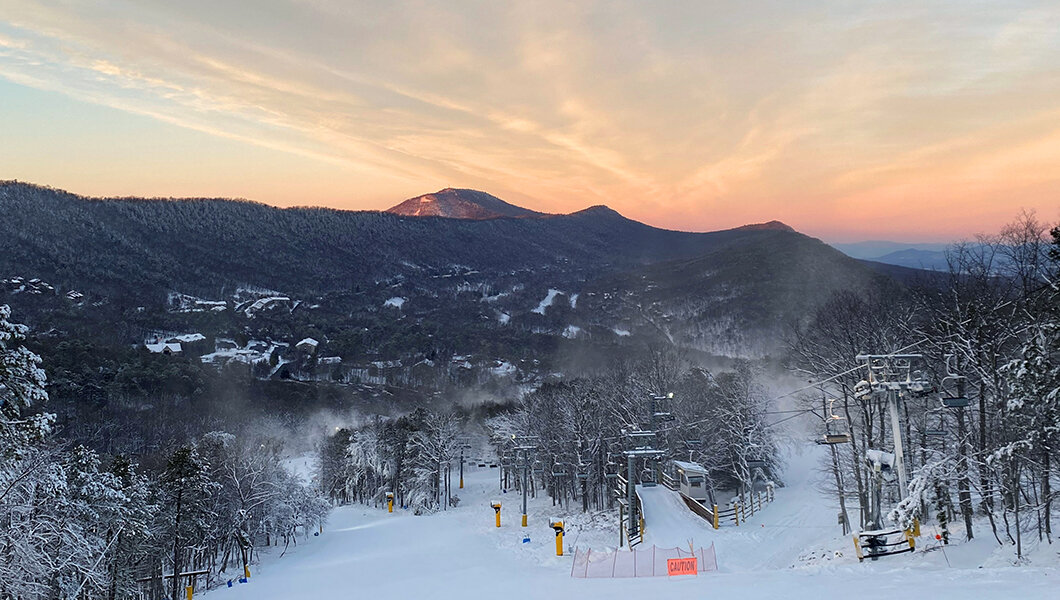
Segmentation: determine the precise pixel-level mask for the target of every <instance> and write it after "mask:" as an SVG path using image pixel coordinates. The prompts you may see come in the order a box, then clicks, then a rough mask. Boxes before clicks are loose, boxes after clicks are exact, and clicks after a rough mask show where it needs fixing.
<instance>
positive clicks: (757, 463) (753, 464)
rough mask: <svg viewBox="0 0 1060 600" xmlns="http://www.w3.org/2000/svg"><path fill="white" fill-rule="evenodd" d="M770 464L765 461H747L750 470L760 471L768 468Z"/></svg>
mask: <svg viewBox="0 0 1060 600" xmlns="http://www.w3.org/2000/svg"><path fill="white" fill-rule="evenodd" d="M768 464H769V463H767V462H766V461H764V460H761V459H753V460H748V461H747V468H749V469H759V468H761V467H764V466H766V465H768Z"/></svg>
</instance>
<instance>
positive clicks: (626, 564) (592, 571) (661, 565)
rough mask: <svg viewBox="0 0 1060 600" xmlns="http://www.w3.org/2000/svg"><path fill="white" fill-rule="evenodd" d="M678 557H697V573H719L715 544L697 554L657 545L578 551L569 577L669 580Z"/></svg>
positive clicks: (575, 552) (577, 549)
mask: <svg viewBox="0 0 1060 600" xmlns="http://www.w3.org/2000/svg"><path fill="white" fill-rule="evenodd" d="M677 558H695V559H696V560H695V564H696V572H697V573H706V572H710V571H717V570H718V558H717V555H715V553H714V544H711V545H710V547H709V548H699V549H698V550H696V551H695V552H689V551H688V550H687V549H681V548H658V547H656V546H652V547H651V548H643V547H642V548H634V549H632V550H612V551H609V552H601V551H595V552H594V551H593V550H592V549H591V548H590V549H588V550H582V549H581V548H576V549H575V550H574V564H573V565H571V571H570V576H571V577H576V578H579V579H598V578H610V577H666V576H668V575H670V574H671V573H670V570H669V569H668V564H667V561H669V560H671V559H677ZM689 574H691V573H689Z"/></svg>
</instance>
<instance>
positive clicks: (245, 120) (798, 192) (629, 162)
mask: <svg viewBox="0 0 1060 600" xmlns="http://www.w3.org/2000/svg"><path fill="white" fill-rule="evenodd" d="M0 179H19V180H26V181H32V182H35V183H41V184H46V185H51V186H54V187H60V188H64V189H68V190H70V191H73V192H77V193H81V194H86V195H93V196H114V195H122V196H124V195H139V196H236V197H244V198H249V199H252V200H258V201H261V202H267V203H270V204H275V205H279V206H292V205H326V206H333V207H337V208H348V209H383V208H387V207H389V206H391V205H394V204H397V203H398V202H400V201H401V200H403V199H405V198H408V197H411V196H416V195H419V194H423V193H428V192H432V191H435V190H438V189H440V188H444V187H468V188H475V189H480V190H484V191H488V192H490V193H492V194H494V195H496V196H499V197H501V198H503V199H505V200H507V201H509V202H512V203H515V204H519V205H521V206H526V207H528V208H531V209H534V210H539V211H546V212H570V211H573V210H578V209H581V208H584V207H586V206H590V205H594V204H606V205H608V206H611V207H612V208H614V209H616V210H618V211H619V212H621V213H623V214H625V215H626V216H628V217H631V218H634V219H637V220H641V221H644V222H647V223H650V224H652V225H656V226H660V227H668V228H674V229H683V230H713V229H721V228H726V227H731V226H736V225H741V224H745V223H750V222H760V221H767V220H771V219H779V220H781V221H784V222H786V223H788V224H789V225H792V226H794V227H795V228H796V229H798V230H800V231H803V232H805V233H809V234H811V235H815V236H818V237H822V238H824V239H826V240H829V241H852V240H860V239H898V240H906V241H912V240H919V241H946V240H952V239H956V238H961V237H966V236H969V235H971V234H974V233H975V232H979V231H995V230H996V229H997V228H998V227H999V226H1000V225H1001V224H1003V223H1005V222H1007V221H1009V220H1011V219H1012V218H1013V217H1014V216H1015V215H1016V213H1017V212H1018V211H1019V210H1020V209H1021V208H1026V209H1033V210H1036V211H1037V213H1038V215H1039V217H1041V218H1042V219H1044V220H1046V221H1051V222H1055V221H1058V220H1060V3H1058V2H1056V1H1055V0H1052V1H1048V2H972V1H962V2H953V1H946V2H942V1H939V2H932V1H924V0H919V1H916V2H850V1H835V2H812V3H811V2H793V1H790V0H789V1H782V2H752V1H748V2H736V1H733V2H707V1H696V2H666V1H662V2H647V1H644V0H633V1H629V2H621V1H601V2H589V1H584V2H555V1H551V0H548V1H540V0H539V1H534V2H514V1H513V2H507V1H483V2H462V1H459V0H442V1H438V2H433V1H429V0H424V1H419V2H401V1H379V0H376V1H369V2H362V1H349V0H253V1H251V0H247V1H228V0H180V1H174V0H138V1H132V2H126V1H118V0H92V1H85V2H77V1H65V2H64V1H57V2H47V3H44V2H23V1H20V0H0Z"/></svg>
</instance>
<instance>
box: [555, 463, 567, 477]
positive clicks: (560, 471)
mask: <svg viewBox="0 0 1060 600" xmlns="http://www.w3.org/2000/svg"><path fill="white" fill-rule="evenodd" d="M552 476H553V477H566V476H567V468H566V467H564V466H563V465H560V464H556V465H553V466H552Z"/></svg>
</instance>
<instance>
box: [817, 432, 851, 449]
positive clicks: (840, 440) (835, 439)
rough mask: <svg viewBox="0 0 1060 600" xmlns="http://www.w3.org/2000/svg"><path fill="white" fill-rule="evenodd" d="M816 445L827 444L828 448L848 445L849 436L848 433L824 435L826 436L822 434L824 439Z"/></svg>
mask: <svg viewBox="0 0 1060 600" xmlns="http://www.w3.org/2000/svg"><path fill="white" fill-rule="evenodd" d="M818 443H820V444H828V445H829V446H832V445H836V444H849V443H850V434H849V433H826V434H824V438H823V439H821V440H820V441H819V442H818Z"/></svg>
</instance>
